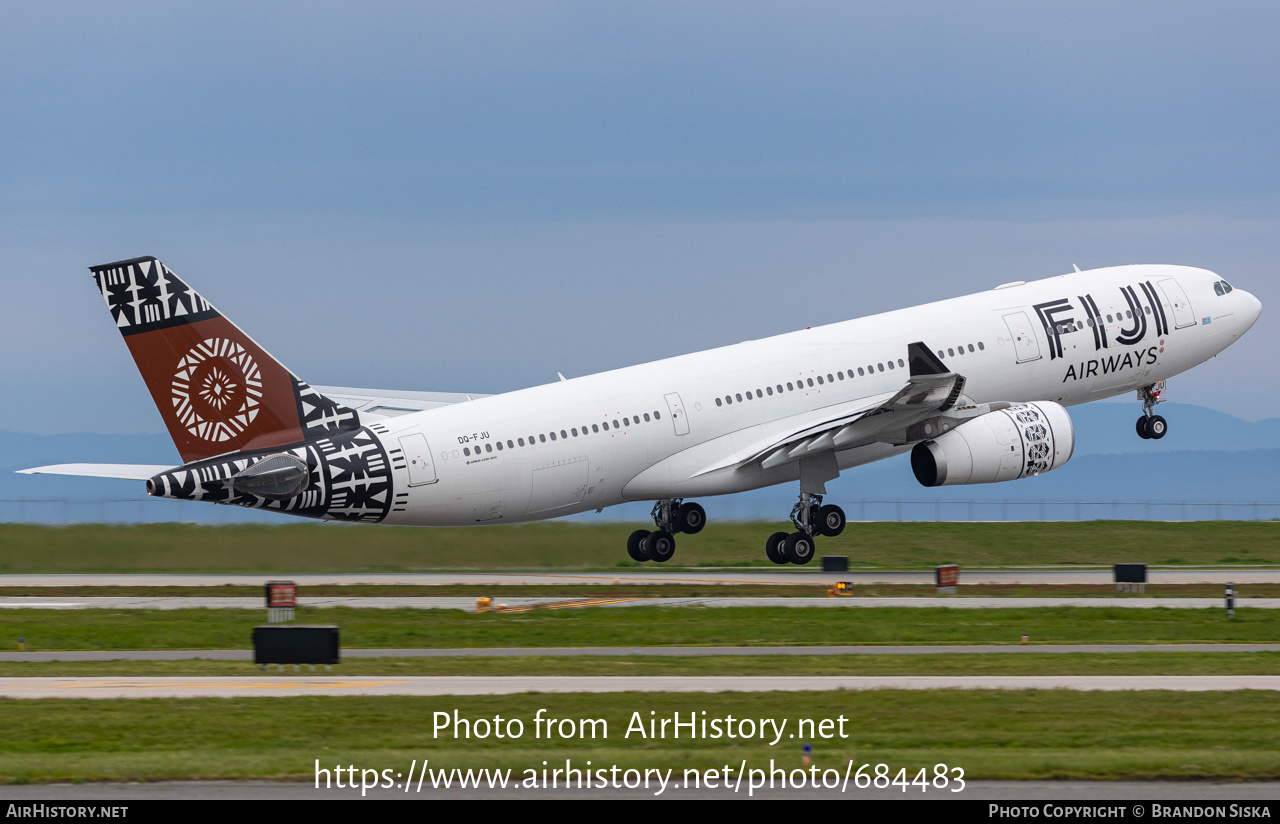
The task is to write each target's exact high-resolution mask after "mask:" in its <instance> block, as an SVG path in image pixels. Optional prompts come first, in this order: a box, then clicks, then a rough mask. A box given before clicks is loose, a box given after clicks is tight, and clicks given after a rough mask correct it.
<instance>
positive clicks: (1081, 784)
mask: <svg viewBox="0 0 1280 824" xmlns="http://www.w3.org/2000/svg"><path fill="white" fill-rule="evenodd" d="M676 775H677V776H678V777H677V779H676V780H677V781H679V780H680V777H679V776H682V773H681V771H679V770H677V771H676ZM517 793H518V794H517ZM513 796H514V797H516V798H528V799H544V798H545V799H582V800H588V799H635V800H640V799H651V798H654V790H652V789H646V788H644V787H637V788H634V789H626V788H617V789H614V788H609V789H590V790H587V789H566V788H564V787H560V788H558V789H537V790H531V789H527V788H523V787H522V788H521V789H519V790H517V791H514V792H513V791H512V790H510V789H505V790H504V789H489V788H487V787H486V788H484V789H475V788H466V789H461V788H458V787H451V788H448V789H445V788H438V789H437V788H432V787H429V786H426V785H424V786H423V787H422V789H421V790H420V791H419V790H417V789H416V788H415V789H414V790H413V791H411V792H408V793H406V792H404V791H403V790H402V789H400V788H398V787H395V788H390V789H371V790H369V791H368V797H369V798H374V799H388V800H390V799H398V800H405V801H414V800H421V801H437V800H438V801H444V800H457V801H465V800H474V799H491V798H504V799H508V800H510V799H511V798H512V797H513ZM359 797H360V789H359V786H358V785H357V786H356V787H355V788H354V789H352V788H344V789H338V788H336V787H333V788H324V787H320V788H317V787H316V786H315V782H295V781H290V782H277V781H154V782H151V781H149V782H147V783H145V784H124V783H112V784H108V783H95V784H17V785H14V784H10V785H0V800H4V801H20V800H21V801H43V802H50V801H68V802H77V801H78V802H84V801H103V802H107V803H115V802H117V801H129V800H150V801H169V800H186V801H199V800H209V801H221V800H228V801H229V800H251V801H272V800H281V801H283V800H289V801H301V800H306V799H311V800H314V799H334V800H343V799H347V798H359ZM661 798H668V799H716V800H723V801H730V800H733V799H741V800H743V801H745V800H748V798H757V799H778V800H782V799H813V800H817V799H833V800H834V799H847V800H849V801H865V800H871V799H875V800H881V799H884V800H903V801H915V800H923V801H938V800H957V801H1070V802H1074V803H1080V802H1088V801H1119V802H1128V803H1130V804H1131V803H1132V802H1135V801H1159V802H1162V803H1173V802H1186V801H1212V800H1216V801H1223V802H1227V803H1229V802H1231V801H1252V802H1255V803H1256V802H1259V801H1262V802H1266V801H1274V800H1275V799H1280V782H1276V781H1250V782H1240V781H1203V780H1200V781H1197V780H1179V781H969V782H968V783H967V784H966V785H965V788H964V790H963V791H962V792H958V793H952V792H947V791H940V792H933V791H932V789H931V790H930V791H928V792H920V791H919V788H918V787H913V788H912V791H911V792H903V791H902V789H901V787H893V786H891V787H886V788H876V787H874V786H871V787H867V788H866V789H857V788H850V789H849V790H847V791H846V792H844V793H841V792H839V791H838V790H832V789H825V788H819V789H813V788H811V787H810V788H805V789H792V788H787V789H782V788H777V789H768V788H762V789H757V790H755V791H754V792H753V794H752V795H751V796H748V794H747V790H746V788H745V787H744V788H742V789H741V790H739V791H738V792H734V791H733V789H732V787H729V788H723V787H721V788H716V789H709V788H707V787H703V788H701V789H692V788H685V787H681V788H680V789H679V790H678V791H676V790H675V789H674V787H672V788H669V789H668V790H667V791H666V792H664V793H663V795H662V796H661ZM1147 806H1148V807H1149V806H1150V805H1147ZM1126 812H1129V810H1126ZM1147 812H1148V810H1145V809H1144V815H1145V814H1146V813H1147ZM1272 815H1273V816H1274V815H1275V811H1274V810H1273V811H1272Z"/></svg>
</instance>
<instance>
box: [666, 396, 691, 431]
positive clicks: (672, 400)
mask: <svg viewBox="0 0 1280 824" xmlns="http://www.w3.org/2000/svg"><path fill="white" fill-rule="evenodd" d="M666 398H667V409H668V410H669V411H670V412H671V425H672V426H674V427H675V428H676V434H677V435H688V434H689V419H688V418H687V417H685V414H684V404H683V403H681V402H680V393H678V392H672V393H671V394H669V395H667V396H666Z"/></svg>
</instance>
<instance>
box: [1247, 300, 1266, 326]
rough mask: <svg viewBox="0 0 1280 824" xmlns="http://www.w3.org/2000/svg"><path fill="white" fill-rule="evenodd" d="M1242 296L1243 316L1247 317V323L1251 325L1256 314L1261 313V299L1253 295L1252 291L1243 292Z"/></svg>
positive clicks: (1255, 318) (1255, 319)
mask: <svg viewBox="0 0 1280 824" xmlns="http://www.w3.org/2000/svg"><path fill="white" fill-rule="evenodd" d="M1243 297H1244V298H1245V310H1244V311H1245V317H1247V318H1248V319H1249V325H1250V326H1253V324H1254V323H1255V322H1256V321H1257V320H1258V316H1259V315H1261V314H1262V301H1260V300H1258V299H1257V298H1256V297H1254V295H1253V293H1252V292H1245V293H1244V296H1243Z"/></svg>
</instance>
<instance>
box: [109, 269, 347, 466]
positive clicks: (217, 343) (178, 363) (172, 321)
mask: <svg viewBox="0 0 1280 824" xmlns="http://www.w3.org/2000/svg"><path fill="white" fill-rule="evenodd" d="M89 271H91V272H92V273H93V279H94V281H95V282H96V283H97V285H98V289H99V291H101V292H102V297H103V299H104V300H106V302H107V307H108V308H109V309H110V310H111V316H112V318H113V319H114V320H115V322H116V327H117V328H119V330H120V334H121V335H123V336H124V341H125V345H126V346H128V347H129V352H130V354H132V355H133V360H134V363H136V364H137V366H138V371H139V372H141V373H142V379H143V380H144V381H145V382H146V384H147V388H148V389H149V390H150V391H151V397H152V399H153V400H154V401H155V403H156V406H157V407H158V408H159V410H160V416H161V417H162V418H163V419H164V422H165V425H166V426H167V427H168V428H169V435H170V436H171V437H172V438H173V442H174V445H176V446H177V447H178V453H179V454H180V455H181V456H182V460H183V461H184V462H186V463H190V462H191V461H197V460H202V459H204V458H211V457H214V456H215V455H222V454H225V453H228V452H235V451H239V450H242V449H259V448H264V449H265V448H272V447H277V446H284V445H286V444H293V443H301V442H303V441H307V440H311V439H314V438H319V437H324V436H326V435H331V434H333V433H335V432H342V431H347V430H352V429H358V428H359V427H360V417H359V414H358V413H357V412H355V410H352V409H349V408H347V407H345V406H342V405H341V404H338V403H336V402H334V401H332V400H330V399H328V398H326V397H324V396H323V395H321V394H320V393H319V392H316V391H315V390H314V389H312V388H311V387H310V386H308V385H307V384H306V383H305V382H304V381H302V380H300V379H299V378H298V377H297V376H296V375H294V374H293V373H292V372H290V371H289V370H288V369H287V368H285V366H284V365H283V364H281V363H280V362H279V361H277V360H276V359H275V358H273V357H272V356H271V355H270V354H268V353H267V351H266V350H265V349H263V348H262V347H261V346H259V345H258V344H257V343H256V342H254V340H253V339H252V338H250V337H249V336H248V335H246V334H245V333H244V332H242V331H241V330H240V328H239V327H237V326H236V325H235V324H234V323H232V322H231V321H229V320H227V319H226V318H225V317H223V316H222V314H221V313H220V312H218V310H217V309H215V308H214V307H213V305H212V304H210V303H209V302H208V301H207V300H205V299H204V298H202V297H201V296H200V295H199V294H198V293H197V292H196V291H195V290H194V289H192V288H191V287H190V286H188V285H187V284H186V283H184V282H183V281H182V280H181V279H180V278H179V277H178V276H177V275H175V274H174V273H173V272H171V271H170V270H169V269H168V268H167V267H166V266H165V265H164V264H163V263H161V262H160V261H158V260H156V259H155V258H153V257H142V258H134V259H133V260H122V261H118V262H116V263H106V264H103V265H101V266H91V267H90V268H89Z"/></svg>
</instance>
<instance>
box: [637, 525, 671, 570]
mask: <svg viewBox="0 0 1280 824" xmlns="http://www.w3.org/2000/svg"><path fill="white" fill-rule="evenodd" d="M644 550H645V553H646V554H647V555H648V556H649V560H651V561H656V562H657V563H662V562H664V561H669V560H671V556H672V555H675V554H676V539H675V536H673V535H672V534H671V533H670V532H666V531H665V530H661V529H660V530H658V531H657V532H650V533H649V537H647V538H645V539H644Z"/></svg>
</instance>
